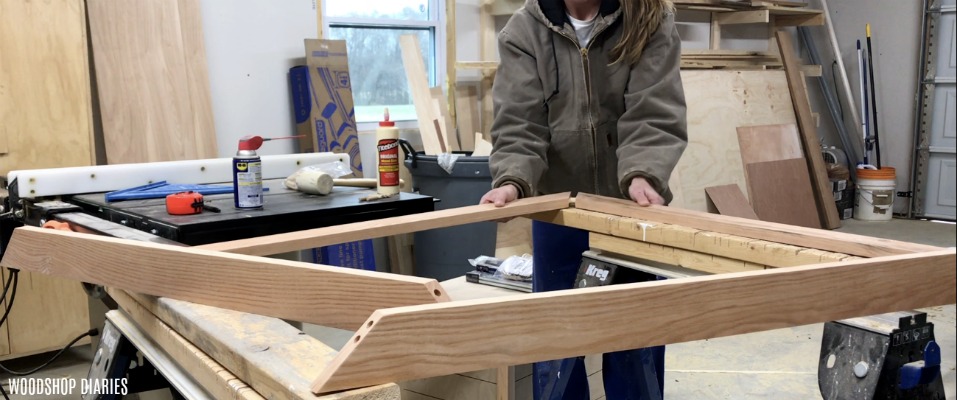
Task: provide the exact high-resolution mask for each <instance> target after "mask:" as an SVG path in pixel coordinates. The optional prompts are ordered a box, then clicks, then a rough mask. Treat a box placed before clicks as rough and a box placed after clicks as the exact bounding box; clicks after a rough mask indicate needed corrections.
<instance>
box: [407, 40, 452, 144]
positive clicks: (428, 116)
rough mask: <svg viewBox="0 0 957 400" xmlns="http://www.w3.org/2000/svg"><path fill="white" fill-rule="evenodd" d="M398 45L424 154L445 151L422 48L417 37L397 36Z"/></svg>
mask: <svg viewBox="0 0 957 400" xmlns="http://www.w3.org/2000/svg"><path fill="white" fill-rule="evenodd" d="M399 46H400V47H401V48H402V65H404V66H405V76H406V79H408V82H409V92H410V93H411V94H412V103H413V104H414V105H415V115H416V117H418V119H419V135H421V136H422V146H424V147H425V154H428V155H437V154H442V153H444V152H446V148H445V147H444V146H443V145H442V141H441V138H440V137H439V132H438V131H437V130H436V129H435V125H434V123H435V121H436V120H437V118H438V117H437V116H436V115H435V113H434V112H433V110H432V95H431V94H430V93H429V86H430V85H429V77H428V76H427V75H426V71H427V70H426V69H425V62H424V61H422V49H421V48H419V42H418V37H417V36H415V35H402V36H401V37H399Z"/></svg>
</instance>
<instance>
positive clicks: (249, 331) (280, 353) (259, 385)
mask: <svg viewBox="0 0 957 400" xmlns="http://www.w3.org/2000/svg"><path fill="white" fill-rule="evenodd" d="M108 291H109V293H110V296H111V297H113V298H114V299H116V301H117V303H118V304H120V306H121V307H122V308H123V309H124V310H127V312H128V313H130V314H134V313H135V314H140V315H143V317H144V318H145V317H147V316H148V315H153V316H155V317H156V318H158V319H159V320H160V321H161V322H159V323H160V324H163V325H166V326H168V327H169V328H171V329H172V330H173V331H174V332H176V333H177V334H178V335H182V337H183V338H185V339H186V340H188V341H189V342H190V343H195V346H196V347H197V348H198V349H199V350H201V351H202V352H203V353H204V354H206V355H208V356H210V357H212V358H213V359H214V360H215V361H216V362H217V363H218V364H220V365H222V366H223V367H225V368H226V369H227V370H229V371H230V372H231V373H232V374H235V376H236V378H237V379H238V381H239V382H244V383H246V384H248V385H250V386H251V387H252V388H253V389H254V390H255V391H256V392H258V393H259V394H261V395H262V396H264V397H266V398H269V399H308V398H314V396H313V395H312V394H311V393H310V391H309V384H310V383H311V380H312V379H313V378H315V376H317V375H318V374H319V372H320V371H322V369H323V366H324V365H325V364H326V363H328V362H329V361H331V360H332V357H333V356H334V355H335V354H336V350H335V349H333V348H330V347H329V346H327V345H325V344H324V343H322V342H320V341H319V340H317V339H315V338H313V337H311V336H309V335H304V334H303V333H302V331H300V330H299V329H296V328H294V327H292V325H289V324H288V323H286V322H284V321H282V320H279V319H276V318H269V317H264V316H261V315H254V314H246V313H242V312H238V311H232V310H225V309H221V308H216V307H209V306H204V305H199V304H192V303H188V302H185V301H179V300H173V299H166V298H155V297H151V296H144V295H140V294H135V293H127V292H125V291H122V290H116V289H109V290H108ZM398 392H399V388H398V386H396V385H395V384H388V383H387V384H385V385H380V386H375V387H369V388H363V389H356V390H352V391H347V392H340V393H334V394H331V395H329V396H324V397H323V400H325V399H328V400H347V399H348V400H373V399H375V400H384V399H397V398H398ZM317 400H318V399H317Z"/></svg>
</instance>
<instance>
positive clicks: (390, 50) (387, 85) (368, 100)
mask: <svg viewBox="0 0 957 400" xmlns="http://www.w3.org/2000/svg"><path fill="white" fill-rule="evenodd" d="M322 3H323V7H324V10H323V11H324V13H323V16H324V18H323V19H324V20H325V21H326V24H327V25H328V26H327V28H326V29H327V31H326V33H327V35H326V37H328V38H330V39H344V40H345V41H346V46H347V48H348V50H349V71H350V74H351V75H352V77H353V80H352V96H353V99H354V102H355V110H356V122H357V123H360V124H362V123H372V122H378V121H379V120H381V119H382V111H383V108H384V107H389V112H390V114H391V115H392V119H393V120H395V121H414V120H415V119H416V116H415V107H414V105H413V103H412V95H411V94H410V93H409V85H408V82H407V80H406V77H405V69H404V66H403V64H402V52H401V50H400V48H399V37H400V36H402V35H407V34H413V35H416V36H418V38H419V47H420V48H421V49H422V53H423V54H422V57H423V60H424V62H425V66H426V68H428V70H429V71H428V75H429V82H430V85H431V86H436V85H437V81H438V78H437V77H441V76H445V71H444V69H445V68H444V63H442V62H439V60H444V59H445V57H444V48H442V46H441V44H442V43H445V39H444V29H443V27H442V25H441V22H440V21H441V20H442V19H444V10H443V9H442V7H441V6H440V4H439V1H438V0H326V1H323V2H322ZM360 130H362V127H361V126H360Z"/></svg>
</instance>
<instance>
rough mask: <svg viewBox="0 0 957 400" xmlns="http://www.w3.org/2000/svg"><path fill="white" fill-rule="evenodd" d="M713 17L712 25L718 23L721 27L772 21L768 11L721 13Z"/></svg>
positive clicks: (714, 14)
mask: <svg viewBox="0 0 957 400" xmlns="http://www.w3.org/2000/svg"><path fill="white" fill-rule="evenodd" d="M712 15H713V17H712V18H714V21H712V24H714V23H715V22H717V23H718V24H719V25H737V24H761V23H764V24H766V23H768V22H770V21H771V13H770V12H769V11H768V10H750V11H733V12H721V13H713V14H712Z"/></svg>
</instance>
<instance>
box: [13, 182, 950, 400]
mask: <svg viewBox="0 0 957 400" xmlns="http://www.w3.org/2000/svg"><path fill="white" fill-rule="evenodd" d="M512 217H528V218H533V219H538V220H542V221H548V222H553V223H557V224H562V225H567V226H571V227H576V228H580V229H584V230H587V231H590V232H592V236H593V243H595V244H596V247H606V249H604V250H609V251H612V252H616V253H621V254H625V255H633V256H638V257H643V258H647V259H652V260H657V261H662V262H666V263H672V264H677V265H680V266H682V267H685V268H691V269H698V270H704V271H709V270H710V272H713V273H714V272H716V273H718V274H716V275H708V276H698V277H689V278H679V279H671V280H667V281H657V282H644V283H638V284H630V285H620V286H611V287H602V288H590V289H579V290H569V291H559V292H549V293H537V294H524V295H516V296H510V297H503V298H497V299H490V300H474V301H461V302H450V301H448V297H447V295H446V294H445V292H444V289H443V288H442V287H441V286H440V285H439V284H438V283H437V282H435V281H434V280H429V279H422V278H413V277H404V276H398V275H392V274H385V273H377V272H367V271H356V270H349V269H342V268H335V267H328V266H316V265H312V264H304V263H297V262H292V261H283V260H275V259H266V258H261V257H256V256H251V255H246V254H271V253H280V252H287V251H292V250H298V249H303V248H311V247H316V246H322V245H328V244H334V243H341V242H346V241H354V240H359V239H368V238H375V237H383V236H390V235H395V234H401V233H411V232H416V231H420V230H427V229H434V228H442V227H449V226H455V225H460V224H465V223H472V222H480V221H493V220H501V219H506V218H512ZM214 250H219V251H214ZM227 252H235V253H246V254H229V253H227ZM955 262H957V259H955V250H954V249H948V250H944V249H940V248H937V247H933V246H924V245H919V244H912V243H905V242H899V241H894V240H887V239H876V238H870V237H863V236H858V235H851V234H844V233H839V232H831V231H826V230H819V229H810V228H802V227H794V226H789V225H782V224H775V223H768V222H761V221H755V220H750V219H742V218H734V217H727V216H721V215H712V214H706V213H701V212H696V211H688V210H681V209H673V208H667V207H656V206H652V207H638V206H636V205H635V204H633V203H632V202H628V201H624V200H618V199H610V198H604V197H599V196H593V195H587V194H579V195H577V196H576V197H575V198H570V197H569V195H568V194H557V195H551V196H542V197H537V198H530V199H523V200H520V201H517V202H515V203H512V204H510V205H508V206H506V207H502V208H496V207H494V206H491V205H480V206H471V207H462V208H457V209H451V210H444V211H437V212H432V213H426V214H419V215H415V216H405V217H396V218H387V219H383V220H377V221H370V222H363V223H356V224H348V225H341V226H337V227H330V228H320V229H313V230H307V231H301V232H294V233H288V234H281V235H272V236H265V237H261V238H254V239H247V240H242V241H233V242H224V243H218V244H213V245H207V246H201V247H199V248H183V247H176V246H165V245H158V244H151V243H143V242H134V241H126V240H120V239H113V238H105V237H97V236H94V235H83V234H75V233H69V232H61V231H53V230H42V229H36V228H19V229H17V230H16V231H15V232H14V235H13V239H12V240H11V242H10V246H9V248H8V249H7V253H6V254H5V255H4V258H3V260H2V262H0V263H2V264H3V265H4V266H6V267H12V268H20V269H24V270H28V271H37V272H41V273H46V274H53V275H58V276H62V277H67V278H71V279H76V280H81V281H86V282H92V283H99V284H104V285H107V286H112V287H113V289H111V292H114V293H118V292H116V291H115V290H117V289H123V290H129V291H133V292H140V293H145V294H151V295H158V296H166V297H170V298H175V299H180V300H185V301H189V302H195V303H201V304H206V305H211V306H215V307H222V308H228V309H233V310H238V311H243V312H251V313H256V314H263V315H269V316H273V317H280V318H286V319H293V320H300V321H308V322H315V323H319V324H323V325H330V326H336V327H343V328H347V329H352V330H356V333H355V335H354V336H353V338H352V339H351V340H350V341H349V342H348V344H347V345H346V346H345V347H344V348H343V349H342V350H341V351H340V352H339V353H338V354H337V355H336V356H335V357H334V358H332V359H331V361H320V362H319V364H317V365H320V366H321V368H316V365H310V366H308V367H302V366H300V367H299V368H300V369H299V372H300V373H301V374H302V375H300V378H297V379H299V381H298V382H300V389H296V391H292V390H291V389H290V391H286V392H284V391H283V390H285V389H282V388H278V387H276V388H270V387H268V386H262V385H260V387H256V386H253V387H254V388H255V389H256V390H257V391H259V392H260V393H262V394H263V395H265V396H267V397H268V396H272V395H278V396H280V397H285V396H291V397H304V396H305V395H304V391H303V390H301V386H302V385H301V382H303V379H302V376H310V377H311V376H313V375H318V378H315V379H314V381H313V382H311V387H310V388H309V389H308V390H310V391H311V392H312V393H316V394H319V393H327V392H330V391H339V390H344V389H350V388H357V387H362V386H369V385H379V384H387V383H389V382H393V381H397V380H405V379H417V378H425V377H430V376H437V375H445V374H448V373H452V372H464V371H469V370H477V369H485V368H492V367H499V366H502V365H510V364H518V363H527V362H534V361H541V360H549V359H555V358H561V357H567V356H576V355H582V354H592V353H597V352H606V351H615V350H622V349H627V348H635V347H643V346H652V345H659V344H667V343H677V342H683V341H689V340H697V339H704V338H711V337H719V336H726V335H734V334H740V333H747V332H756V331H762V330H768V329H775V328H783V327H789V326H795V325H801V324H807V323H814V322H824V321H828V320H834V319H843V318H850V317H856V316H864V315H871V314H877V313H884V312H891V311H898V310H902V309H911V308H919V307H928V306H935V305H942V304H952V303H954V302H955V301H957V299H955V297H957V296H955V286H957V277H955V271H954V270H953V265H954V264H955ZM725 271H742V272H725ZM917 286H920V287H922V288H923V289H922V290H921V291H918V292H914V291H912V290H908V289H906V288H910V287H917ZM121 296H122V295H121ZM127 298H131V299H135V300H134V301H132V303H131V302H129V301H127V303H129V304H128V306H129V307H130V308H132V309H134V310H139V311H137V312H138V313H139V314H141V315H153V314H155V317H157V318H159V320H160V321H162V323H163V324H165V325H158V324H157V323H155V322H154V323H153V325H154V326H159V327H160V328H162V327H164V326H167V327H169V328H171V329H173V330H175V331H176V332H177V333H178V334H179V335H182V338H185V340H189V341H190V342H192V343H193V344H195V345H196V347H198V348H199V349H200V350H201V351H202V352H205V353H207V354H209V356H210V357H212V358H214V359H215V361H216V362H217V363H219V364H220V365H222V366H223V367H225V368H228V369H229V370H230V372H231V373H232V374H234V376H236V377H239V378H241V379H244V380H248V381H257V380H262V381H269V379H268V378H269V377H270V375H271V374H274V373H276V372H275V371H277V370H281V369H269V368H260V367H257V365H259V364H261V363H263V361H257V359H256V358H255V357H251V356H250V357H245V356H244V357H245V358H243V357H239V358H237V356H236V353H237V351H235V349H236V348H237V347H235V346H234V347H229V345H228V343H226V342H228V340H227V339H224V338H221V337H217V335H216V332H215V329H214V326H212V325H209V324H208V323H207V322H209V321H206V320H208V319H210V318H211V317H210V316H209V315H208V314H203V313H199V312H196V311H195V310H198V309H203V308H202V306H198V305H190V304H189V303H185V302H177V301H175V300H170V299H152V298H149V297H144V296H141V295H138V294H131V295H129V296H126V297H124V299H127ZM130 304H133V305H130ZM137 305H139V307H140V308H137ZM191 306H192V307H191ZM605 307H614V308H616V309H618V310H622V312H617V313H615V314H614V315H609V314H607V313H600V312H595V310H596V309H600V308H605ZM141 309H145V310H146V311H145V312H143V311H142V310H141ZM191 310H192V311H191ZM223 312H224V313H229V312H226V311H223ZM234 319H235V318H234ZM479 324H481V327H482V329H481V331H482V332H486V331H493V332H495V335H485V334H482V333H481V332H479V331H478V329H476V328H477V327H478V326H479ZM266 325H268V324H266ZM266 325H263V326H264V329H267V330H272V328H268V327H267V326H266ZM158 329H159V328H158ZM159 331H162V329H159ZM180 339H181V338H180ZM177 340H179V339H177ZM556 343H561V345H556ZM240 347H242V346H240ZM303 349H304V350H302V352H303V353H310V354H311V353H316V357H318V358H317V360H330V358H329V352H328V351H325V350H323V351H319V352H317V351H316V350H315V349H310V348H303ZM190 351H191V352H194V353H195V352H196V351H193V350H192V349H191V350H190ZM319 353H322V355H320V354H319ZM271 360H272V361H270V362H272V363H277V362H278V363H282V357H278V358H273V359H271ZM326 363H327V364H326ZM290 365H293V367H294V364H290ZM285 367H289V366H288V365H287V366H285ZM285 367H283V368H285ZM317 371H318V372H317ZM220 375H221V376H225V375H222V374H220ZM275 381H276V382H282V381H281V380H275ZM267 393H268V394H267Z"/></svg>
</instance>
